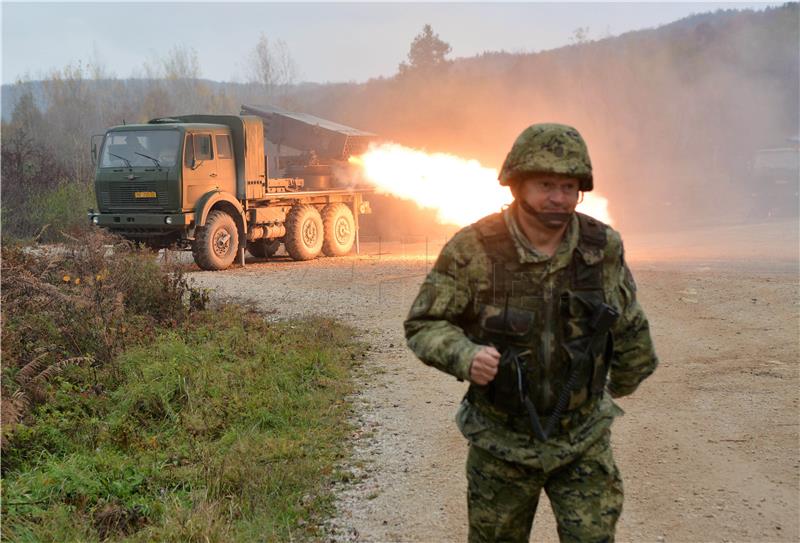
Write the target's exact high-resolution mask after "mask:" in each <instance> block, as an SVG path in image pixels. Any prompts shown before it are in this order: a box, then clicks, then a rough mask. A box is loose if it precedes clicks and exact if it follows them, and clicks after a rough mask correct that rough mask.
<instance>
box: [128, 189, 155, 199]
mask: <svg viewBox="0 0 800 543" xmlns="http://www.w3.org/2000/svg"><path fill="white" fill-rule="evenodd" d="M133 196H134V198H156V197H157V195H156V193H155V192H153V191H143V192H134V193H133Z"/></svg>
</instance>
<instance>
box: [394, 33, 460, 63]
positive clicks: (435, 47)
mask: <svg viewBox="0 0 800 543" xmlns="http://www.w3.org/2000/svg"><path fill="white" fill-rule="evenodd" d="M451 51H452V47H450V44H449V43H447V42H446V41H443V40H441V39H440V38H439V35H438V34H435V33H434V32H433V28H431V25H428V24H426V25H425V26H423V27H422V32H420V33H419V34H417V36H416V37H415V38H414V41H412V42H411V47H410V48H409V51H408V63H405V62H401V63H400V73H401V74H403V73H407V72H409V71H411V70H414V71H425V72H427V71H431V70H434V69H436V68H440V67H442V66H443V65H445V64H447V62H448V60H447V59H446V58H445V57H446V56H447V55H448V54H449V53H450V52H451Z"/></svg>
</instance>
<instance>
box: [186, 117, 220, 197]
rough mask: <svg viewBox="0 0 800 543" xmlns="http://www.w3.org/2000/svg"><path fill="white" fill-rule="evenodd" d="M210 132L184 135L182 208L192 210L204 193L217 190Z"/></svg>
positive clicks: (215, 161)
mask: <svg viewBox="0 0 800 543" xmlns="http://www.w3.org/2000/svg"><path fill="white" fill-rule="evenodd" d="M218 177H219V175H218V173H217V159H216V157H215V156H214V148H213V145H212V138H211V132H210V131H209V132H207V133H206V132H193V133H188V134H186V141H185V143H184V151H183V187H184V190H183V207H184V209H193V208H194V205H195V202H197V200H198V198H200V197H201V196H202V195H203V194H205V193H206V192H208V191H210V190H212V189H215V188H219V183H218Z"/></svg>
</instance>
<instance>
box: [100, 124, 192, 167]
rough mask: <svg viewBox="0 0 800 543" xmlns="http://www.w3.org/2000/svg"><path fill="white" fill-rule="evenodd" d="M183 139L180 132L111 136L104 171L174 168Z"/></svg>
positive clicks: (107, 138)
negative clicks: (105, 169) (109, 169)
mask: <svg viewBox="0 0 800 543" xmlns="http://www.w3.org/2000/svg"><path fill="white" fill-rule="evenodd" d="M179 145H180V137H179V134H178V131H177V130H137V131H125V132H109V133H108V134H106V141H105V143H104V144H103V156H102V158H101V159H100V167H102V168H121V167H131V166H154V165H156V162H154V160H153V159H155V160H156V161H158V165H160V166H163V167H165V168H168V167H170V166H174V165H175V161H176V159H177V157H178V146H179Z"/></svg>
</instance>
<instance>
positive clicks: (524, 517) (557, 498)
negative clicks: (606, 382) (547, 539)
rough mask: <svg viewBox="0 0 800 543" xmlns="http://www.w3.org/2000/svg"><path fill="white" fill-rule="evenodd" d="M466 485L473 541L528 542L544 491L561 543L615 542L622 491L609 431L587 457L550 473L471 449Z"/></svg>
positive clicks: (584, 456)
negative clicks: (553, 514)
mask: <svg viewBox="0 0 800 543" xmlns="http://www.w3.org/2000/svg"><path fill="white" fill-rule="evenodd" d="M467 481H468V485H469V486H468V506H469V541H470V543H478V542H480V543H484V542H490V541H498V542H499V541H504V542H519V543H523V542H524V543H527V541H528V540H529V538H530V533H531V528H532V527H533V517H534V515H535V514H536V506H537V505H538V503H539V495H540V493H541V491H542V489H544V491H545V492H546V493H547V497H548V498H549V499H550V504H551V506H552V508H553V513H555V517H556V522H557V524H558V537H559V540H560V541H561V542H562V543H565V542H580V543H588V542H597V543H600V542H608V543H612V542H613V541H614V532H615V529H616V524H617V519H618V518H619V515H620V513H621V512H622V498H623V492H622V479H621V478H620V476H619V470H618V469H617V466H616V464H615V463H614V458H613V455H612V452H611V444H610V440H609V433H608V432H606V434H605V435H604V437H602V438H600V439H599V440H598V441H597V442H596V443H594V444H593V445H592V446H591V447H589V448H588V449H587V450H586V452H585V453H584V454H583V455H582V456H580V457H579V458H577V459H576V460H574V461H573V462H572V463H570V464H567V465H565V466H563V467H561V468H558V469H556V470H555V471H552V472H550V473H545V472H543V471H542V470H537V469H532V468H528V467H524V466H520V465H518V464H514V463H511V462H506V461H505V460H501V459H499V458H497V457H495V456H493V455H492V454H491V453H489V452H488V451H485V450H483V449H480V448H478V447H475V446H470V448H469V455H468V457H467Z"/></svg>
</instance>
